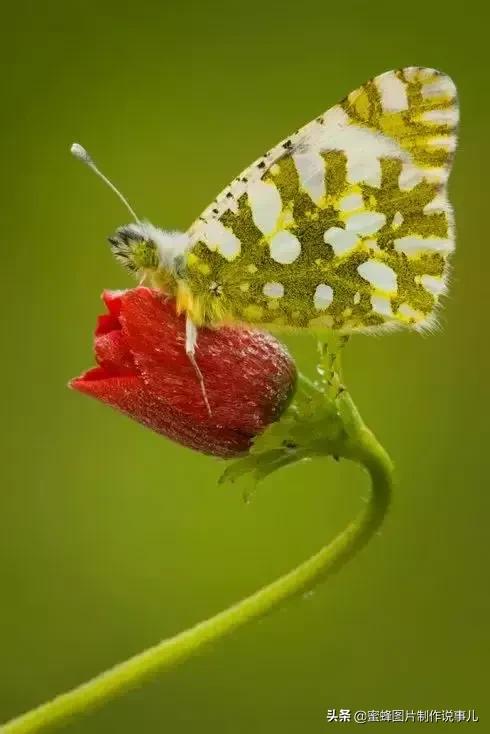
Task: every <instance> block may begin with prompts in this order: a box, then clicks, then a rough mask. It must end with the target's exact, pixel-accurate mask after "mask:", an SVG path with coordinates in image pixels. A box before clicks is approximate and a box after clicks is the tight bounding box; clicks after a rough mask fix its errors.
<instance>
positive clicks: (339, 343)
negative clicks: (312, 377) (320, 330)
mask: <svg viewBox="0 0 490 734" xmlns="http://www.w3.org/2000/svg"><path fill="white" fill-rule="evenodd" d="M348 340H349V337H348V336H347V335H337V334H332V335H331V336H330V337H329V338H328V339H327V340H320V341H318V351H319V353H320V362H319V365H318V368H317V370H318V374H319V375H320V379H321V381H322V383H323V384H324V386H325V389H326V391H327V393H328V395H330V397H331V398H333V399H334V400H335V399H337V398H338V397H339V395H340V394H341V393H342V392H343V391H344V389H345V388H344V386H343V384H342V366H341V353H342V350H343V348H344V346H345V344H346V343H347V341H348Z"/></svg>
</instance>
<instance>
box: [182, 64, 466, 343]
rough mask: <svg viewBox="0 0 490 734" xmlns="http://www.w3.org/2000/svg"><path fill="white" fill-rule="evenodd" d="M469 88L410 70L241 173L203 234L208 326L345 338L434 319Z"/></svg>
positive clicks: (197, 261)
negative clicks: (298, 330)
mask: <svg viewBox="0 0 490 734" xmlns="http://www.w3.org/2000/svg"><path fill="white" fill-rule="evenodd" d="M457 122H458V108H457V100H456V89H455V86H454V84H453V82H452V81H451V80H450V79H449V77H447V76H446V75H444V74H442V73H440V72H438V71H435V70H433V69H425V68H419V67H409V68H406V69H401V70H398V71H390V72H387V73H386V74H382V75H381V76H378V77H376V78H375V79H373V80H372V81H369V82H368V83H367V84H365V85H364V86H363V87H360V88H359V89H357V90H356V91H354V92H352V93H351V94H349V96H348V97H347V98H346V99H344V100H343V101H342V102H341V103H340V104H338V105H336V106H335V107H333V108H331V109H330V110H328V112H326V113H325V114H324V115H322V116H321V117H318V118H317V119H316V120H313V121H312V122H310V123H309V124H308V125H306V126H305V127H303V128H301V129H300V130H298V131H297V132H295V133H294V134H293V135H291V136H290V137H289V138H287V139H286V140H284V141H282V142H281V143H279V144H278V145H277V146H276V147H275V148H273V149H271V150H270V151H269V152H268V153H267V154H265V155H264V156H263V157H261V158H259V159H258V160H257V161H255V162H254V163H253V164H252V165H251V166H250V167H249V168H248V169H247V170H245V171H244V172H243V173H241V174H240V176H238V177H237V178H236V179H235V180H234V181H233V182H232V183H231V184H230V186H228V187H227V188H226V189H225V190H224V191H223V192H222V193H221V194H220V195H219V196H218V197H217V199H216V200H215V201H214V202H213V203H212V204H211V205H210V206H209V207H208V208H207V209H206V210H205V211H204V212H203V214H202V215H201V217H200V218H199V219H198V220H197V221H196V222H195V223H194V224H193V225H192V227H191V228H190V230H189V236H190V240H191V247H190V250H189V252H188V255H187V263H186V265H187V276H186V290H185V293H184V294H183V295H182V296H181V302H182V304H181V305H182V307H183V308H187V310H189V311H190V313H191V315H192V316H193V318H194V319H195V320H196V322H197V323H206V322H207V323H216V322H220V321H227V320H230V321H243V322H255V323H263V324H269V325H276V326H279V327H280V326H285V327H288V326H292V327H306V328H314V327H315V326H320V327H329V328H334V329H338V330H340V331H343V332H351V331H359V330H362V331H365V330H369V331H371V330H373V329H379V328H380V327H386V326H393V325H397V324H406V325H409V326H413V327H417V328H424V327H427V326H430V324H431V323H432V322H433V320H434V313H435V309H436V306H437V302H438V299H439V297H440V295H441V294H442V293H443V292H444V290H445V287H446V280H447V275H448V257H449V255H450V253H451V251H452V250H453V247H454V233H453V223H452V214H451V207H450V205H449V202H448V200H447V196H446V183H447V179H448V176H449V172H450V168H451V162H452V158H453V153H454V150H455V147H456V127H457Z"/></svg>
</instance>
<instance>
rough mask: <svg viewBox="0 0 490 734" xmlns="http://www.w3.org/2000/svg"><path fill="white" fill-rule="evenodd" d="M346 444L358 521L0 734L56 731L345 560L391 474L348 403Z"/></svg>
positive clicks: (366, 531) (369, 529) (379, 513)
mask: <svg viewBox="0 0 490 734" xmlns="http://www.w3.org/2000/svg"><path fill="white" fill-rule="evenodd" d="M340 400H342V402H343V413H344V420H345V423H346V426H348V428H349V430H348V436H349V437H348V439H347V441H346V445H345V452H342V453H343V456H345V458H349V459H352V460H353V461H356V462H357V463H359V464H361V465H362V466H364V468H365V469H367V471H368V472H369V474H370V477H371V490H372V491H371V496H370V500H369V502H368V503H367V505H366V506H365V508H364V509H363V511H362V512H361V513H360V515H359V516H358V517H357V518H356V519H355V520H354V521H353V522H351V523H350V525H348V526H347V528H346V529H345V530H344V531H343V532H341V533H340V534H339V535H338V536H337V537H336V538H335V539H334V540H333V541H332V542H331V543H329V544H328V545H327V546H325V547H324V548H322V550H320V551H319V552H318V553H316V554H315V555H313V556H312V557H311V558H310V559H308V560H307V561H305V562H304V563H302V564H300V565H299V566H298V567H297V568H295V569H294V570H293V571H291V572H290V573H287V574H285V575H284V576H281V577H280V578H279V579H277V581H274V582H273V583H271V584H269V585H268V586H265V587H264V588H262V589H260V590H259V591H257V592H256V593H255V594H252V595H251V596H249V597H247V598H246V599H243V600H242V601H240V602H238V603H237V604H235V605H233V606H231V607H229V608H228V609H226V610H224V611H223V612H220V613H219V614H216V615H215V616H214V617H211V618H210V619H207V620H205V621H204V622H200V623H199V624H196V625H195V626H194V627H191V628H190V629H187V630H185V631H184V632H181V633H180V634H177V635H175V636H174V637H171V638H169V639H167V640H163V641H162V642H160V643H158V644H157V645H155V646H154V647H150V648H149V649H147V650H145V651H144V652H142V653H139V654H138V655H135V656H134V657H132V658H129V660H126V661H125V662H123V663H119V664H118V665H116V666H114V667H113V668H111V669H110V670H108V671H106V672H105V673H102V674H101V675H99V676H97V677H96V678H93V679H92V680H90V681H88V682H87V683H84V684H82V685H80V686H78V687H77V688H74V689H73V690H71V691H69V692H68V693H64V694H62V695H60V696H57V697H56V698H54V699H53V700H51V701H49V702H48V703H45V704H43V705H41V706H39V707H37V708H35V709H33V710H31V711H29V712H27V713H26V714H23V715H22V716H19V717H18V718H16V719H12V720H11V721H10V722H8V723H7V724H5V725H4V726H3V727H1V728H0V732H1V733H2V734H29V733H30V732H40V731H45V730H48V729H50V728H53V727H55V726H56V725H59V724H61V723H63V722H64V721H66V720H67V719H69V718H70V717H73V716H76V715H77V714H82V713H86V712H88V711H89V710H91V709H94V708H96V707H97V706H100V705H102V704H104V703H107V702H108V701H109V700H110V699H112V698H114V697H116V696H118V695H120V694H121V693H123V692H124V691H126V690H128V689H130V688H132V687H135V686H137V685H141V683H143V682H144V681H145V680H147V679H149V678H151V677H153V676H155V675H157V674H158V673H161V672H163V671H165V670H169V669H170V668H172V667H173V666H175V665H177V663H179V662H181V661H183V660H185V659H186V658H188V657H190V656H191V655H193V654H194V653H195V652H197V651H198V650H200V649H201V648H202V647H204V645H206V644H207V643H209V642H213V641H216V640H219V639H220V638H221V637H223V636H224V635H225V634H227V633H229V632H231V631H232V630H235V629H237V628H238V627H241V626H242V625H244V624H245V623H246V622H249V621H251V620H254V619H259V618H260V617H263V616H264V615H265V614H267V613H268V612H270V611H271V610H272V609H274V608H275V607H277V606H279V605H280V604H283V603H284V602H285V601H287V600H288V599H292V598H294V597H298V596H299V595H301V594H303V593H304V592H305V591H308V590H309V589H311V588H312V587H314V586H315V585H316V584H318V583H319V581H321V580H323V579H324V578H325V577H326V576H328V575H329V574H331V573H332V572H334V571H336V570H338V568H339V567H340V566H342V565H343V564H345V563H346V562H347V561H348V560H350V559H351V558H352V557H353V556H354V555H356V554H357V553H358V551H359V550H360V549H361V548H362V547H363V546H364V545H365V544H366V543H367V541H368V540H369V539H370V538H371V537H372V535H373V534H374V533H375V532H376V530H377V529H378V528H379V526H380V525H381V523H382V521H383V518H384V516H385V514H386V511H387V509H388V506H389V502H390V496H391V489H392V477H393V470H392V465H391V461H390V458H389V457H388V455H387V453H386V452H385V450H384V449H383V447H382V446H381V445H380V444H379V443H378V441H377V440H376V439H375V437H374V436H373V434H372V433H371V432H370V431H369V430H368V429H367V428H366V427H365V426H364V424H363V423H362V421H361V419H360V417H359V415H358V413H357V411H356V409H355V407H354V405H353V403H352V401H351V400H350V398H349V397H348V395H347V394H346V395H345V397H343V398H341V399H340Z"/></svg>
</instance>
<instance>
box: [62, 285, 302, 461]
mask: <svg viewBox="0 0 490 734" xmlns="http://www.w3.org/2000/svg"><path fill="white" fill-rule="evenodd" d="M103 300H104V302H105V304H106V306H107V309H108V313H106V314H104V315H103V316H100V317H99V319H98V323H97V328H96V330H95V344H94V350H95V358H96V361H97V364H98V366H97V367H94V368H93V369H91V370H89V371H88V372H86V373H85V374H83V375H82V376H81V377H77V378H75V379H74V380H72V381H71V383H70V386H71V387H72V388H74V389H75V390H79V391H80V392H84V393H87V394H88V395H92V396H93V397H95V398H98V399H99V400H102V401H103V402H105V403H108V404H109V405H112V406H113V407H114V408H117V409H119V410H120V411H122V412H123V413H126V414H127V415H129V416H131V417H132V418H134V419H135V420H137V421H139V422H140V423H143V424H144V425H145V426H148V427H149V428H152V429H153V430H154V431H157V432H158V433H162V434H164V435H165V436H168V437H169V438H171V439H172V440H174V441H177V442H179V443H181V444H184V445H185V446H189V447H191V448H193V449H196V450H198V451H203V452H204V453H207V454H214V455H215V456H224V457H231V456H236V455H238V454H241V453H244V452H246V451H247V450H248V448H249V447H250V445H251V442H252V439H253V438H254V437H255V436H256V435H257V434H259V433H260V432H261V431H262V430H263V429H264V428H265V427H266V426H267V425H269V423H272V422H273V421H275V420H277V419H278V418H279V416H280V415H281V413H282V411H283V410H284V408H285V407H286V405H287V403H288V400H289V398H290V396H291V394H292V392H293V389H294V385H295V380H296V370H295V366H294V362H293V360H292V359H291V357H290V355H289V354H288V352H287V351H286V349H285V348H284V347H283V346H282V345H281V344H280V343H279V342H278V341H276V339H274V338H273V337H272V336H270V335H269V334H266V333H263V332H261V331H256V330H253V329H249V328H242V327H228V326H227V327H221V328H218V329H204V328H202V329H200V330H199V335H198V342H197V350H196V359H197V363H198V365H199V368H200V370H201V372H202V374H203V377H204V383H205V389H206V395H207V397H208V400H209V404H210V407H211V415H210V414H209V412H208V410H207V408H206V404H205V402H204V399H203V395H202V392H201V386H200V384H199V380H198V378H197V375H196V372H195V370H194V368H193V366H192V364H191V362H190V360H189V358H188V356H187V355H186V353H185V349H184V343H185V317H184V316H177V314H176V311H175V304H174V301H173V300H171V299H169V298H166V297H165V296H162V294H161V293H159V292H158V291H154V290H151V289H149V288H133V289H131V290H127V291H105V292H104V294H103Z"/></svg>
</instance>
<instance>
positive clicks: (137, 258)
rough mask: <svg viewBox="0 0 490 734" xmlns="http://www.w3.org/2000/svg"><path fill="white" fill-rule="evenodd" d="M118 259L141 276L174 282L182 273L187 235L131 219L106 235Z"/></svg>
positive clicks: (153, 280)
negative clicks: (109, 235) (128, 222)
mask: <svg viewBox="0 0 490 734" xmlns="http://www.w3.org/2000/svg"><path fill="white" fill-rule="evenodd" d="M109 243H110V245H111V250H112V253H113V255H114V257H115V258H116V260H117V261H118V262H120V263H121V264H122V265H123V266H124V267H125V268H126V269H127V270H129V271H130V272H131V273H133V274H135V275H137V276H138V277H140V278H144V277H145V276H147V277H148V278H149V279H150V281H152V282H155V283H157V282H158V283H159V285H163V284H162V283H161V282H160V281H161V280H162V279H163V280H164V281H168V283H169V284H171V283H172V282H176V281H177V279H178V278H179V277H180V275H181V270H182V264H183V255H184V253H185V251H186V249H187V246H188V237H187V235H186V234H184V233H183V232H165V231H164V230H163V229H159V228H158V227H155V226H154V225H153V224H151V223H150V222H134V223H132V224H127V225H125V226H124V227H119V229H117V230H116V232H115V233H114V235H113V236H112V237H109Z"/></svg>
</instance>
